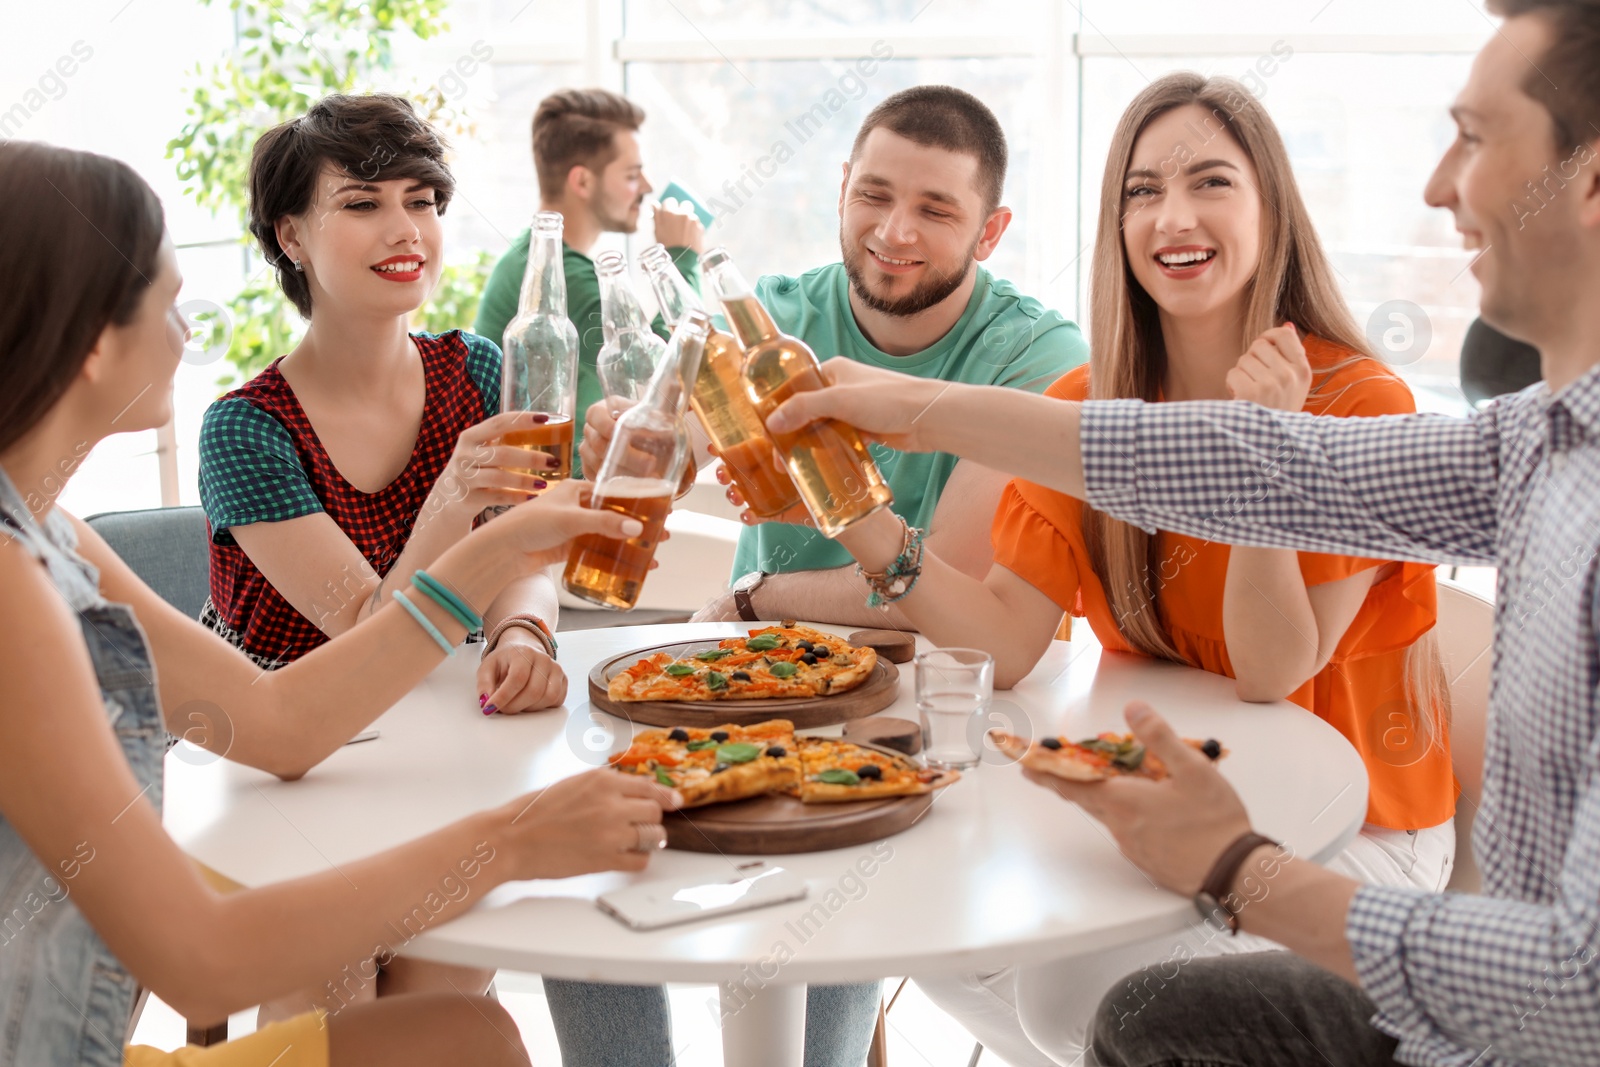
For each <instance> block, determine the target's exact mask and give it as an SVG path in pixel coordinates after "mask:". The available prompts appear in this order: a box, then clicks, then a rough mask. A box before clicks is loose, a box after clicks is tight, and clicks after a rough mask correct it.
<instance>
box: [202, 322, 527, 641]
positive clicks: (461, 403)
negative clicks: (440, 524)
mask: <svg viewBox="0 0 1600 1067" xmlns="http://www.w3.org/2000/svg"><path fill="white" fill-rule="evenodd" d="M411 336H412V339H413V340H414V341H415V342H416V345H417V348H418V350H419V351H420V352H421V353H422V364H423V373H424V381H425V382H426V388H427V395H426V400H425V402H424V405H423V414H422V427H421V429H420V430H419V431H418V433H417V441H416V444H415V445H414V446H413V447H412V451H411V460H410V462H409V463H407V464H406V467H405V469H404V470H403V471H401V472H400V474H399V476H398V477H396V478H395V479H394V481H392V482H390V483H389V484H388V485H386V486H384V487H383V488H382V489H380V490H378V491H377V492H376V493H363V492H361V491H360V490H359V489H357V488H355V487H354V486H352V485H351V484H350V483H349V482H347V481H345V479H344V476H343V475H341V474H340V473H339V471H338V469H337V468H335V467H334V465H333V461H332V460H330V459H329V458H328V453H327V451H326V450H325V449H324V448H323V447H322V442H321V441H319V440H318V439H317V434H316V431H315V430H313V429H312V427H311V421H310V420H309V419H307V418H306V413H305V410H304V409H303V408H302V407H301V406H300V401H299V400H298V399H296V397H295V395H294V390H293V389H291V388H290V387H289V383H288V382H287V381H285V380H284V377H283V375H282V374H281V373H279V371H278V363H280V362H282V360H281V359H279V360H275V361H274V362H273V363H272V365H271V366H269V367H268V368H267V369H266V370H264V371H262V372H261V373H260V374H258V375H256V376H255V377H254V378H252V379H251V380H250V381H249V382H247V383H245V384H244V385H243V386H241V387H239V388H238V389H235V390H234V391H233V392H231V393H228V394H226V395H225V396H223V397H221V398H220V399H218V400H217V401H216V402H215V403H213V404H212V405H211V407H210V408H208V409H207V410H206V414H205V419H204V421H203V422H202V424H201V428H200V501H201V504H202V505H203V506H204V507H205V511H206V519H207V521H208V523H209V524H210V528H211V598H210V600H209V601H207V603H206V606H205V609H204V610H203V611H202V613H201V616H200V621H201V622H203V623H205V624H206V625H208V626H210V627H211V628H212V629H213V630H215V631H217V632H218V633H220V634H221V635H222V636H224V637H226V638H227V639H228V640H229V641H231V642H232V643H233V644H234V645H236V646H237V647H239V648H241V649H243V650H244V652H245V653H246V654H247V655H249V656H250V658H251V659H253V660H255V661H256V662H257V663H258V664H260V665H261V666H263V667H268V668H273V667H279V666H282V665H283V664H285V663H291V662H293V661H294V660H296V659H298V658H300V657H301V656H303V655H305V654H306V653H307V652H310V651H311V650H312V649H314V648H316V647H318V646H319V645H321V644H323V643H324V642H326V641H327V640H328V638H327V635H325V634H324V633H323V632H322V631H321V630H320V629H318V628H317V626H316V624H315V623H314V622H312V621H311V620H310V619H308V618H306V617H305V616H304V615H301V614H300V613H299V612H298V611H296V610H295V609H294V608H293V607H291V606H290V605H289V602H288V601H286V600H285V599H284V598H283V597H282V596H281V595H280V594H279V593H278V591H277V590H276V589H274V588H273V587H272V584H271V583H270V582H268V581H267V580H266V578H265V577H263V576H262V574H261V572H260V571H259V570H257V569H256V566H255V564H254V563H252V562H250V558H249V557H248V556H246V555H245V553H244V550H243V549H241V548H240V547H239V546H238V544H237V543H236V542H235V541H234V539H233V534H232V533H231V532H230V530H231V528H232V527H234V526H246V525H249V524H251V523H256V522H283V521H285V520H287V519H293V518H298V517H299V516H301V515H313V514H316V513H317V512H319V511H321V512H326V513H327V514H328V516H329V517H330V518H332V519H333V521H334V522H336V523H337V524H338V525H339V529H341V530H343V531H344V533H345V536H346V537H348V538H350V540H351V542H352V543H353V544H354V545H355V546H356V548H357V549H358V550H359V551H360V552H361V555H362V556H364V557H365V558H366V560H367V562H368V563H370V564H371V565H372V568H373V569H374V570H375V571H377V572H378V573H379V574H387V573H388V571H389V568H390V567H392V566H394V562H395V560H396V559H398V558H399V556H400V553H401V551H402V550H403V549H404V548H405V546H406V542H407V541H409V540H410V539H411V530H412V528H413V526H415V524H416V521H417V515H418V513H419V512H420V511H421V510H422V505H423V502H424V501H425V500H426V499H427V497H428V493H429V492H430V491H431V490H432V489H433V483H434V482H435V481H436V480H437V479H438V477H439V475H440V473H441V472H442V471H443V470H444V467H445V464H446V463H447V462H448V461H449V459H450V454H451V453H452V452H453V451H454V450H455V446H456V439H457V438H458V437H459V436H460V435H461V432H462V431H463V430H465V429H467V428H468V427H470V426H473V425H475V424H476V423H478V422H481V421H483V420H484V419H485V418H488V417H489V416H490V415H493V414H495V413H497V412H498V411H499V410H500V350H499V349H498V348H497V347H495V345H494V343H493V342H491V341H488V340H485V339H484V338H482V337H478V336H476V335H475V334H468V333H463V332H461V331H459V330H453V331H451V332H450V333H446V334H440V335H439V336H433V335H431V334H424V333H418V334H412V335H411ZM353 588H354V583H353V582H352V583H350V586H349V587H348V588H341V587H339V585H338V583H336V582H335V581H333V580H331V578H330V581H329V582H328V583H327V585H326V589H325V594H326V601H327V609H328V610H329V611H337V610H338V609H339V608H340V607H342V606H343V605H344V604H345V603H348V601H349V600H350V599H351V598H352V597H353V596H356V595H359V594H358V593H353V592H352V591H351V589H353Z"/></svg>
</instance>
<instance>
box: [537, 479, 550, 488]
mask: <svg viewBox="0 0 1600 1067" xmlns="http://www.w3.org/2000/svg"><path fill="white" fill-rule="evenodd" d="M549 485H550V483H549V482H547V481H545V480H544V479H543V478H535V479H534V480H533V487H534V488H535V489H545V488H548V487H549Z"/></svg>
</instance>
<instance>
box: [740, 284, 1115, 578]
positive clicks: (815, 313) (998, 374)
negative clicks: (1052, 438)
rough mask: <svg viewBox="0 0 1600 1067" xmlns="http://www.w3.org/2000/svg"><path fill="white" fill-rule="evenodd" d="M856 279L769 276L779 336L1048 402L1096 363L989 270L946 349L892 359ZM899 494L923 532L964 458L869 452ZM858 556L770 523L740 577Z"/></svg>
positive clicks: (1060, 325)
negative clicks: (1059, 386) (862, 310)
mask: <svg viewBox="0 0 1600 1067" xmlns="http://www.w3.org/2000/svg"><path fill="white" fill-rule="evenodd" d="M849 287H850V280H849V277H848V275H846V274H845V270H844V264H843V263H830V264H828V265H827V266H825V267H817V268H816V269H815V270H810V271H807V272H806V273H804V274H802V275H801V276H800V277H798V278H789V277H784V276H782V275H768V276H766V277H763V278H761V279H760V280H759V281H758V282H757V283H756V295H757V296H759V297H760V298H761V302H762V303H763V304H764V305H766V308H767V310H768V311H770V312H771V313H772V317H773V319H774V321H776V322H777V324H778V328H779V329H780V330H782V331H783V332H784V333H787V334H790V335H791V336H794V337H798V338H800V339H801V340H802V341H804V342H805V343H806V344H808V345H810V346H811V350H812V351H813V352H815V353H816V354H817V358H818V359H820V360H823V361H826V360H828V359H831V358H834V357H836V356H845V357H847V358H849V359H853V360H856V361H858V362H861V363H866V364H869V365H871V366H874V367H886V368H888V369H889V370H896V371H901V372H902V373H905V374H915V375H916V376H918V377H919V378H938V379H941V380H943V381H949V382H964V383H966V384H969V385H1005V386H1011V387H1012V388H1016V389H1028V390H1031V391H1032V392H1035V393H1042V392H1044V391H1045V390H1046V389H1047V388H1049V387H1050V385H1051V383H1052V382H1054V381H1055V380H1056V379H1057V378H1059V377H1061V376H1062V375H1063V374H1065V373H1067V371H1069V370H1071V369H1072V368H1073V367H1076V366H1078V365H1079V364H1081V363H1083V362H1085V361H1086V360H1087V359H1088V358H1089V346H1088V344H1087V343H1086V342H1085V341H1084V339H1083V334H1082V333H1080V332H1079V330H1078V327H1077V326H1075V325H1074V324H1073V323H1071V322H1069V321H1068V320H1067V319H1066V317H1065V316H1063V315H1062V314H1061V313H1060V312H1057V311H1052V310H1050V309H1048V308H1046V307H1045V306H1044V305H1043V304H1041V303H1039V302H1038V301H1037V300H1034V299H1033V298H1031V297H1026V296H1023V295H1022V294H1021V293H1020V292H1018V291H1017V287H1016V286H1014V285H1012V284H1011V283H1010V282H1008V281H1005V280H1004V279H1000V278H996V277H994V276H993V275H992V274H990V273H989V272H988V271H987V270H985V269H984V268H982V267H979V268H978V282H977V285H976V286H974V287H973V290H972V299H971V300H970V301H968V303H967V310H966V311H965V312H963V313H962V315H961V318H960V319H959V320H958V321H957V322H956V324H955V326H954V327H953V328H952V329H951V330H950V332H949V333H947V334H945V335H944V337H943V338H941V339H940V340H939V341H938V343H937V344H935V345H934V346H933V347H931V348H927V349H924V350H923V351H921V352H917V353H915V354H913V355H909V356H891V355H889V354H888V353H886V352H883V351H881V350H879V349H878V348H876V347H874V346H873V344H872V342H870V341H868V340H867V338H866V336H865V335H864V334H862V332H861V327H860V326H858V325H857V324H856V319H855V315H854V314H853V313H852V312H851V310H850V296H849V291H850V290H849ZM869 447H870V448H871V451H872V456H873V459H875V460H876V461H877V463H878V468H879V469H880V470H881V471H882V472H883V476H884V478H885V479H886V480H887V481H888V483H889V488H891V489H893V490H894V510H895V512H896V513H898V514H899V515H900V516H902V517H903V518H904V519H905V520H906V521H907V522H909V523H910V524H911V525H913V526H920V527H922V528H923V529H924V530H926V529H927V528H928V524H929V522H930V521H931V520H932V518H933V509H934V505H935V504H937V503H938V502H939V494H940V492H942V491H943V489H944V483H945V482H946V481H947V480H948V479H949V477H950V472H951V471H952V470H954V469H955V465H956V459H957V457H955V456H952V455H950V454H948V453H945V452H922V453H916V452H899V451H896V450H895V449H892V448H888V447H886V446H884V445H881V444H873V445H870V446H869ZM849 562H850V554H849V553H848V552H846V551H845V550H844V549H843V548H841V547H840V546H839V545H838V544H836V543H835V542H833V541H830V540H828V539H827V538H826V537H823V536H822V534H820V533H818V532H817V531H816V530H814V529H812V528H811V527H809V526H797V525H794V524H791V523H776V522H769V523H763V524H761V525H759V526H753V527H746V528H745V529H743V530H741V531H740V533H739V546H738V550H737V552H736V554H735V555H734V561H733V577H735V578H737V577H739V576H740V575H743V574H748V573H750V572H751V571H755V570H763V571H767V572H768V573H779V572H783V571H802V570H819V569H824V568H829V567H842V566H845V565H846V564H848V563H849Z"/></svg>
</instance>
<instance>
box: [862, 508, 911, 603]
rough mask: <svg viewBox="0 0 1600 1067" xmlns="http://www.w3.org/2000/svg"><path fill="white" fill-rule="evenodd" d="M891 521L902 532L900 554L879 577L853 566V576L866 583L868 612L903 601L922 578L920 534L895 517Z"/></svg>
mask: <svg viewBox="0 0 1600 1067" xmlns="http://www.w3.org/2000/svg"><path fill="white" fill-rule="evenodd" d="M895 518H897V519H900V529H901V530H903V531H904V532H905V540H904V542H902V544H901V547H900V554H899V555H898V556H896V557H895V558H894V561H893V562H892V563H890V564H889V565H888V566H887V567H885V568H884V569H883V572H882V573H880V574H873V573H871V572H869V571H866V570H864V569H862V566H861V564H859V563H857V564H856V573H857V574H858V575H860V576H861V577H862V578H863V579H865V580H866V583H867V585H868V587H869V588H870V589H871V592H869V593H868V594H867V607H869V608H878V607H884V606H885V605H888V604H893V603H894V602H895V601H897V600H903V599H905V597H906V595H907V594H908V593H910V592H911V590H912V589H914V588H915V587H916V584H917V579H918V578H920V577H921V576H922V531H921V530H919V529H918V528H917V527H915V526H912V525H910V524H909V523H907V522H906V520H905V519H903V518H901V517H900V516H898V515H896V516H895Z"/></svg>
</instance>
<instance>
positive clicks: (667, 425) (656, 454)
mask: <svg viewBox="0 0 1600 1067" xmlns="http://www.w3.org/2000/svg"><path fill="white" fill-rule="evenodd" d="M710 325H711V324H710V320H709V319H707V318H706V316H705V313H704V312H699V311H694V312H690V313H689V314H688V315H687V316H686V317H685V318H684V320H683V321H682V322H680V323H679V324H678V328H677V329H676V330H674V331H673V333H672V342H671V344H669V345H668V346H667V356H666V358H665V359H663V360H662V361H661V365H660V366H659V367H657V368H656V373H655V375H654V376H653V377H652V378H651V379H650V384H649V387H648V388H647V389H646V391H645V395H644V399H643V400H641V401H639V403H637V404H635V405H634V406H633V407H631V408H629V409H628V410H627V411H625V412H623V413H622V417H621V418H620V419H618V420H617V430H616V433H615V434H614V435H613V436H612V438H611V447H610V448H609V449H607V451H606V458H605V461H604V462H603V463H601V465H600V473H599V475H598V476H597V477H596V478H595V480H594V493H593V495H592V496H591V497H590V499H589V504H588V506H589V507H591V508H606V509H608V510H611V511H616V512H620V513H621V514H624V515H627V516H629V517H631V518H635V519H638V520H639V522H641V523H642V524H643V525H644V531H643V532H642V533H640V534H639V535H638V536H637V537H627V538H623V539H620V540H618V539H616V538H611V537H602V536H600V535H598V534H585V535H584V536H582V537H579V538H578V539H577V540H575V541H574V542H573V544H572V552H571V554H570V555H569V556H568V557H567V570H566V574H565V575H564V577H563V579H562V582H563V584H564V585H565V586H566V587H567V591H568V592H569V593H571V594H572V595H573V596H576V597H579V598H581V599H583V600H587V601H589V602H590V603H592V604H598V605H600V606H601V607H607V608H616V609H618V610H623V611H626V610H627V609H628V608H631V607H633V606H634V604H636V603H638V601H639V590H640V589H641V588H643V586H644V579H645V575H646V574H647V573H649V570H650V560H651V559H652V558H653V557H654V556H655V554H656V545H657V544H658V543H659V542H660V540H661V532H662V530H663V529H664V528H665V527H666V524H667V512H669V511H670V510H672V494H673V490H674V488H675V487H676V486H677V484H678V479H679V477H680V476H681V474H682V473H683V468H684V463H685V461H686V460H687V458H688V455H689V434H688V431H687V430H686V429H685V428H684V425H683V411H684V406H685V403H686V401H687V398H688V389H687V388H686V387H685V383H686V382H687V383H692V382H693V381H694V379H695V375H696V374H698V373H699V370H700V357H701V355H702V353H703V351H704V349H705V343H706V333H707V331H708V329H709V328H710Z"/></svg>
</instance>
